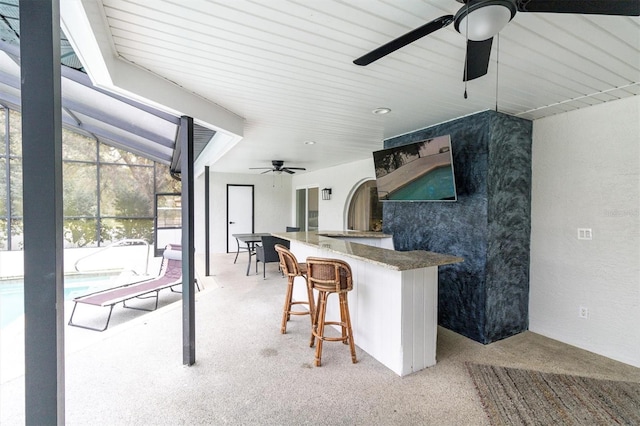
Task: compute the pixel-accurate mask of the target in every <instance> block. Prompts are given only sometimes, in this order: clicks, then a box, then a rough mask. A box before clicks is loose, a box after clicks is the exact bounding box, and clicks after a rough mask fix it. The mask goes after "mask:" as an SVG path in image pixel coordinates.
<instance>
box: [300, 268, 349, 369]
mask: <svg viewBox="0 0 640 426" xmlns="http://www.w3.org/2000/svg"><path fill="white" fill-rule="evenodd" d="M307 281H308V282H309V286H310V287H311V289H315V290H317V291H318V303H317V304H316V312H315V318H314V320H313V323H312V324H313V325H312V328H311V343H310V344H309V346H311V347H313V345H314V344H315V339H316V338H317V339H318V345H317V346H316V367H320V365H321V359H322V343H323V342H324V341H329V342H342V343H344V344H345V345H346V344H347V343H348V344H349V346H350V349H351V362H353V363H354V364H355V363H356V362H357V360H356V349H355V344H354V342H353V331H352V330H351V317H350V316H349V302H348V298H347V292H349V291H351V290H352V289H353V280H352V278H351V267H350V266H349V264H348V263H347V262H344V261H342V260H339V259H327V258H318V257H308V258H307ZM331 293H337V294H338V297H339V299H340V321H326V318H325V317H326V314H327V299H328V297H329V295H330V294H331ZM325 325H338V326H340V328H341V329H342V336H341V337H328V336H325V335H324V327H325Z"/></svg>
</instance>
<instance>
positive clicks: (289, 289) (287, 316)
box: [280, 277, 294, 334]
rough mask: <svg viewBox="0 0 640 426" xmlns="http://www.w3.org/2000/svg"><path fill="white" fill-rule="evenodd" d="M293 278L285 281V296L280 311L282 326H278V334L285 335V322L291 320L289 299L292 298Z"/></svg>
mask: <svg viewBox="0 0 640 426" xmlns="http://www.w3.org/2000/svg"><path fill="white" fill-rule="evenodd" d="M293 278H294V277H288V279H287V294H286V296H285V298H284V309H283V311H282V325H281V326H280V333H282V334H285V333H286V332H287V321H289V319H290V318H291V315H290V314H289V312H291V298H292V297H293Z"/></svg>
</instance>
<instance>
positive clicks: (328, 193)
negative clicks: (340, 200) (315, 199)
mask: <svg viewBox="0 0 640 426" xmlns="http://www.w3.org/2000/svg"><path fill="white" fill-rule="evenodd" d="M322 199H323V200H330V199H331V188H325V189H323V190H322Z"/></svg>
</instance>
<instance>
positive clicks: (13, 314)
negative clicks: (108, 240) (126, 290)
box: [0, 275, 114, 329]
mask: <svg viewBox="0 0 640 426" xmlns="http://www.w3.org/2000/svg"><path fill="white" fill-rule="evenodd" d="M113 278H114V275H80V276H66V277H65V278H64V300H71V299H73V298H74V297H78V296H81V295H83V294H86V293H90V292H92V291H98V290H100V289H103V288H107V287H110V286H111V282H112V279H113ZM23 313H24V283H23V282H22V280H6V281H0V329H3V328H4V327H6V326H8V325H9V324H11V323H12V322H13V321H15V320H16V319H18V318H20V316H22V314H23Z"/></svg>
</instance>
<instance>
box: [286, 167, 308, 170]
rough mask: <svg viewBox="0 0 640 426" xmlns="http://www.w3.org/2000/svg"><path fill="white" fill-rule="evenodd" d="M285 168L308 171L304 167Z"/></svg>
mask: <svg viewBox="0 0 640 426" xmlns="http://www.w3.org/2000/svg"><path fill="white" fill-rule="evenodd" d="M285 168H286V169H289V170H307V169H305V168H304V167H285Z"/></svg>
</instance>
